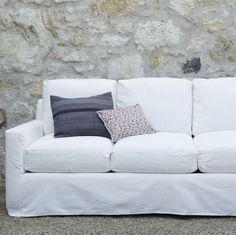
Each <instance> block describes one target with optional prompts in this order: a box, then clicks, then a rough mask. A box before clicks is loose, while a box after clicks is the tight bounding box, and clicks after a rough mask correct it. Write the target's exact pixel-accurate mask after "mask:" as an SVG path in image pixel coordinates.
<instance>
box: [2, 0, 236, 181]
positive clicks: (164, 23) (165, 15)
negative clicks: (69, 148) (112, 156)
mask: <svg viewBox="0 0 236 235" xmlns="http://www.w3.org/2000/svg"><path fill="white" fill-rule="evenodd" d="M235 10H236V0H0V172H1V173H0V175H1V176H0V184H2V183H3V178H4V132H5V130H6V129H7V128H10V127H13V126H16V125H18V124H20V123H23V122H26V121H29V120H32V119H33V118H34V115H35V106H36V100H37V99H38V98H39V97H41V94H42V81H43V80H44V79H56V78H62V77H63V78H71V77H73V78H78V79H79V78H110V79H126V78H133V77H140V76H145V77H158V76H172V77H181V78H187V79H191V78H199V77H205V78H210V77H220V76H235V75H236V66H235V63H236V13H235Z"/></svg>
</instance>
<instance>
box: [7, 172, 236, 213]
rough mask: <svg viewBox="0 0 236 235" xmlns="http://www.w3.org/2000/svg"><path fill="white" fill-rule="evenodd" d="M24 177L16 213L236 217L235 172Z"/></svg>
mask: <svg viewBox="0 0 236 235" xmlns="http://www.w3.org/2000/svg"><path fill="white" fill-rule="evenodd" d="M19 180H20V182H21V188H20V193H18V194H17V193H15V194H12V196H13V197H12V198H11V199H12V200H10V202H11V203H13V204H10V205H8V212H9V214H10V215H11V216H25V217H26V216H42V215H84V214H85V215H90V214H93V215H99V214H104V215H105V214H107V215H119V214H143V213H161V214H163V213H168V214H180V215H234V216H236V188H235V185H236V174H135V173H77V174H73V173H70V174H68V173H67V174H65V173H64V174H63V173H62V174H56V173H28V174H24V175H23V176H22V177H21V178H20V179H19ZM15 190H19V189H17V188H16V189H15ZM14 203H15V204H14Z"/></svg>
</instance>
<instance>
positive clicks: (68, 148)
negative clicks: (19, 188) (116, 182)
mask: <svg viewBox="0 0 236 235" xmlns="http://www.w3.org/2000/svg"><path fill="white" fill-rule="evenodd" d="M111 151H112V142H111V140H110V139H108V138H104V137H96V136H77V137H69V138H68V137H67V138H54V137H53V135H51V134H49V135H46V136H44V137H42V138H40V139H38V140H37V141H35V142H34V143H33V144H31V145H30V146H28V147H27V148H26V149H25V151H24V165H25V170H26V171H30V172H47V173H49V172H59V173H61V172H64V173H70V172H93V173H96V172H108V171H110V154H111Z"/></svg>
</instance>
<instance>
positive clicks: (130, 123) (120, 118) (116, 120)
mask: <svg viewBox="0 0 236 235" xmlns="http://www.w3.org/2000/svg"><path fill="white" fill-rule="evenodd" d="M97 114H98V116H99V117H100V118H101V120H102V121H103V122H104V125H105V127H106V128H107V130H108V131H109V133H110V135H111V138H112V141H113V142H114V143H115V142H117V141H118V140H120V139H122V138H125V137H128V136H135V135H144V134H153V133H155V132H156V131H155V129H154V128H152V127H151V125H150V123H149V122H148V121H147V119H146V117H145V115H144V113H143V111H142V109H141V107H140V105H138V104H136V105H134V106H130V107H126V108H117V109H112V110H102V111H98V112H97Z"/></svg>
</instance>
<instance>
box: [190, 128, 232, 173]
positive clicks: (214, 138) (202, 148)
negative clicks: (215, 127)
mask: <svg viewBox="0 0 236 235" xmlns="http://www.w3.org/2000/svg"><path fill="white" fill-rule="evenodd" d="M194 144H195V147H196V149H197V151H198V166H199V169H200V170H201V171H202V172H214V173H232V172H236V131H217V132H209V133H205V134H200V135H197V136H196V137H195V138H194Z"/></svg>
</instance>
